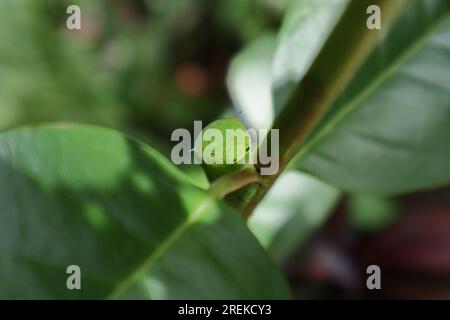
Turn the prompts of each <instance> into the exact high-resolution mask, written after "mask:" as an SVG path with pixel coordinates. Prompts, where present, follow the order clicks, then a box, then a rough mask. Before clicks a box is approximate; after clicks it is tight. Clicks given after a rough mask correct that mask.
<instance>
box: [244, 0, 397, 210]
mask: <svg viewBox="0 0 450 320" xmlns="http://www.w3.org/2000/svg"><path fill="white" fill-rule="evenodd" d="M404 4H405V0H353V1H351V2H350V4H349V5H348V7H347V10H346V12H345V13H344V14H343V16H342V18H341V19H340V21H339V22H338V24H337V26H336V28H335V30H334V31H333V33H332V34H331V36H330V37H329V39H328V40H327V42H326V43H325V45H324V47H323V48H322V50H321V51H320V53H319V55H318V57H317V59H316V60H315V62H314V63H313V65H312V66H311V68H310V69H309V70H308V72H307V74H306V76H305V77H304V78H303V80H302V81H301V82H300V83H299V84H298V85H297V87H296V88H295V89H294V92H293V94H292V95H291V97H290V99H289V100H288V102H287V104H286V106H285V108H284V109H283V110H282V111H281V113H280V114H279V115H278V117H277V118H276V119H275V121H274V124H273V128H274V129H279V137H280V140H279V155H280V159H279V163H280V167H279V170H278V172H277V174H275V175H270V176H261V186H260V187H259V189H258V190H257V192H255V194H254V195H253V196H252V197H251V199H250V200H249V201H248V202H247V203H246V204H245V206H244V208H243V209H242V216H243V217H244V218H248V217H249V216H250V214H251V213H252V211H253V209H254V208H255V207H256V205H257V204H258V203H259V202H260V201H261V200H262V198H263V197H264V195H265V194H266V193H267V191H268V190H269V189H270V187H271V186H272V185H273V183H274V182H275V180H276V179H277V178H278V176H279V175H280V174H281V172H283V170H284V169H285V168H286V166H287V165H288V163H289V161H290V160H291V159H292V158H293V156H294V155H295V154H296V153H297V152H298V151H299V150H300V148H301V147H302V145H303V143H304V142H305V140H306V138H307V136H308V134H309V133H310V132H311V129H312V128H313V127H314V126H315V125H316V124H317V123H318V122H319V120H320V118H321V117H322V116H323V114H324V113H325V112H326V111H327V109H328V108H329V107H330V106H331V105H332V104H333V102H334V101H335V100H336V98H337V97H338V95H339V94H340V93H341V92H342V91H343V90H344V89H345V88H346V86H347V85H348V84H349V82H350V81H351V79H352V78H353V77H354V76H355V74H356V73H357V71H358V70H359V68H360V67H361V65H362V64H363V63H364V61H365V60H366V59H367V57H368V56H369V54H370V53H371V52H372V50H373V49H374V47H375V45H376V44H377V43H378V41H379V40H380V39H381V37H382V36H383V34H384V33H385V32H386V31H387V30H388V26H389V25H390V23H391V22H392V21H393V20H394V18H395V17H396V15H397V14H398V13H399V11H400V9H401V7H402V6H403V5H404ZM370 5H378V6H379V7H380V9H381V12H382V24H383V25H382V29H381V30H369V29H368V28H367V27H366V19H367V18H368V17H369V16H368V15H367V14H366V10H367V8H368V7H369V6H370ZM266 140H267V141H271V136H270V132H269V135H268V136H267V137H266ZM267 145H268V147H269V148H270V144H267ZM260 167H261V165H260V164H258V165H256V168H257V170H258V171H259V168H260Z"/></svg>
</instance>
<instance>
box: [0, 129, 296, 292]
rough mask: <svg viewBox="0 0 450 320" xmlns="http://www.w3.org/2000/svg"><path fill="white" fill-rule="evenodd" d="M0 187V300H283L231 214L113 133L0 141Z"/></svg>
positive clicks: (48, 132)
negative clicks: (72, 275) (70, 280)
mask: <svg viewBox="0 0 450 320" xmlns="http://www.w3.org/2000/svg"><path fill="white" fill-rule="evenodd" d="M0 186H1V187H0V188H1V189H0V256H1V257H2V259H1V260H2V262H1V265H2V267H1V268H0V283H1V286H0V298H3V299H4V298H14V299H15V298H25V299H28V298H40V299H47V298H58V299H72V298H130V297H133V298H145V299H147V298H149V299H164V298H179V299H183V298H189V299H198V298H221V299H227V298H230V299H240V298H245V299H277V298H287V297H289V294H288V289H287V287H286V284H285V282H284V280H283V278H282V276H281V275H280V273H279V271H278V270H277V268H276V267H275V265H274V264H273V262H272V261H271V260H270V259H269V258H268V257H267V255H266V253H265V252H264V251H263V250H262V249H261V247H260V246H259V245H258V243H257V241H256V239H255V238H254V237H253V236H252V235H251V233H250V232H249V231H248V229H247V228H246V226H245V225H244V223H243V222H242V221H241V219H240V218H239V216H238V215H237V214H236V213H235V212H233V211H232V210H231V209H230V208H229V207H227V206H225V205H224V204H223V203H221V202H219V201H217V200H216V199H215V197H213V196H212V194H211V193H209V192H206V191H204V190H202V189H200V188H198V187H196V186H194V185H193V184H192V183H191V182H190V180H189V179H188V178H187V177H186V176H185V175H183V174H182V173H181V172H180V171H179V170H178V169H177V168H175V167H174V166H173V165H172V164H171V163H170V162H169V161H168V160H166V159H164V158H163V157H162V156H161V155H159V154H158V153H156V152H155V151H153V150H152V149H151V148H148V147H145V146H143V145H141V144H139V143H136V142H133V141H130V140H128V139H126V138H125V137H123V136H122V135H121V134H119V133H116V132H114V131H110V130H105V129H98V128H92V127H82V126H74V127H38V128H30V129H20V130H17V131H12V132H9V133H5V134H2V135H0ZM69 265H78V266H80V268H81V277H82V280H81V286H82V289H81V290H68V289H67V287H66V279H67V277H68V276H69V275H68V274H66V268H67V267H68V266H69Z"/></svg>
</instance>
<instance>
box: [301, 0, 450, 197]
mask: <svg viewBox="0 0 450 320" xmlns="http://www.w3.org/2000/svg"><path fill="white" fill-rule="evenodd" d="M449 12H450V11H449V5H448V2H447V1H441V0H411V1H408V2H407V5H406V6H405V9H404V10H403V12H402V15H401V17H400V18H399V19H398V21H397V22H396V24H395V26H394V28H393V30H392V31H391V32H390V33H389V35H388V36H387V37H385V39H384V41H383V42H382V43H381V44H380V46H379V47H378V48H377V50H376V51H375V52H374V53H373V55H372V56H371V57H370V59H368V61H367V63H366V64H365V66H363V68H362V69H361V71H360V72H359V74H358V75H357V76H356V77H355V79H354V80H353V82H352V84H351V85H350V86H349V88H348V89H347V90H346V92H345V93H344V94H343V95H342V96H341V97H340V99H339V101H337V103H336V104H335V105H334V107H332V108H331V110H330V112H329V113H328V114H327V115H326V117H325V118H324V120H323V121H322V123H321V124H320V125H319V127H318V128H316V130H315V131H314V132H313V134H312V135H311V136H310V139H309V141H307V142H306V144H305V145H304V146H303V149H302V150H301V151H300V153H299V154H298V155H297V159H296V160H295V161H296V163H297V164H298V165H297V166H298V168H300V169H301V170H304V171H306V172H308V173H311V174H313V175H316V176H318V177H320V178H321V179H324V180H326V181H329V182H331V183H333V184H334V185H337V186H339V187H342V188H344V189H346V190H351V191H359V192H361V191H363V192H372V193H383V194H396V193H401V192H410V191H413V190H418V189H422V188H432V187H437V186H440V185H446V184H448V183H449V182H450V170H449V169H450V166H449V165H448V164H449V163H450V148H449V147H448V141H449V140H450V126H449V125H448V119H450V46H449V43H450V14H449Z"/></svg>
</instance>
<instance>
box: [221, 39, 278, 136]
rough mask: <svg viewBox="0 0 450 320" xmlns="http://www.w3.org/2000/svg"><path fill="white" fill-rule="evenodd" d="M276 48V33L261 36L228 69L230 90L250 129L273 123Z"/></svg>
mask: <svg viewBox="0 0 450 320" xmlns="http://www.w3.org/2000/svg"><path fill="white" fill-rule="evenodd" d="M275 47H276V39H275V36H273V35H270V34H266V35H264V36H261V37H259V38H257V39H256V40H255V41H253V42H252V43H250V44H249V45H248V46H247V47H246V48H244V50H242V51H241V52H240V53H239V54H238V55H237V56H236V57H235V58H234V59H233V61H232V63H231V65H230V68H229V70H228V76H227V85H228V90H229V91H230V95H231V98H232V99H233V102H234V106H235V107H236V109H237V110H238V111H242V119H243V120H244V122H245V125H246V126H247V127H249V128H257V129H266V128H269V127H270V125H271V123H272V119H273V102H272V94H271V90H272V68H271V63H272V60H273V54H274V50H275Z"/></svg>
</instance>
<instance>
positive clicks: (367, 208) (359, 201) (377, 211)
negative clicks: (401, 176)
mask: <svg viewBox="0 0 450 320" xmlns="http://www.w3.org/2000/svg"><path fill="white" fill-rule="evenodd" d="M348 210H349V214H350V221H351V223H352V224H353V225H354V226H355V227H356V228H358V229H360V230H362V231H368V232H373V231H377V230H380V229H383V228H385V227H386V226H387V225H389V224H390V223H392V222H393V221H394V220H395V219H396V218H397V216H398V214H399V213H400V207H399V206H398V204H397V202H396V201H395V200H393V199H388V198H382V197H375V196H370V195H352V196H350V198H349V199H348Z"/></svg>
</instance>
